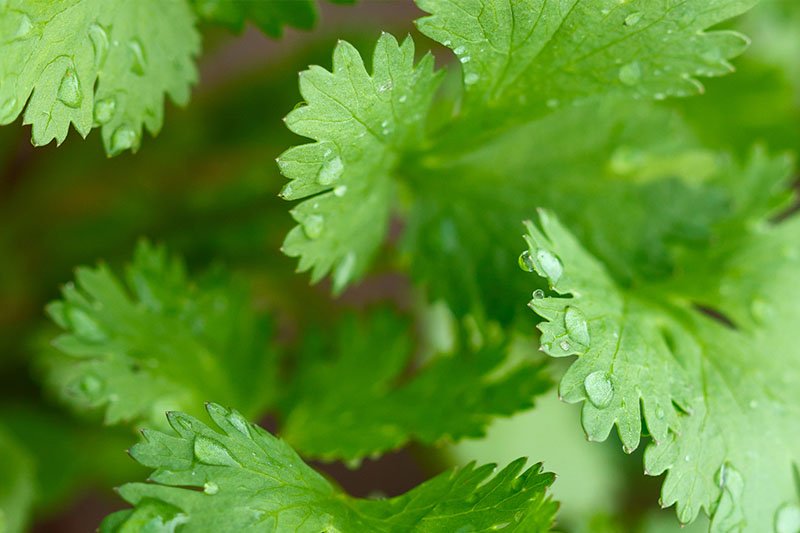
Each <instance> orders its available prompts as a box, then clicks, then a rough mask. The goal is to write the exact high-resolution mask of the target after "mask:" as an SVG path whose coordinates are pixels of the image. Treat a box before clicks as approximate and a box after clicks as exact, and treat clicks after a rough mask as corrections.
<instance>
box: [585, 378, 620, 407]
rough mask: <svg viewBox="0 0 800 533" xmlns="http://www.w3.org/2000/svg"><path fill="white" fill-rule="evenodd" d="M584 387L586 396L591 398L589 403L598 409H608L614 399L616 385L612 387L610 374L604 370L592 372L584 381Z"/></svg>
mask: <svg viewBox="0 0 800 533" xmlns="http://www.w3.org/2000/svg"><path fill="white" fill-rule="evenodd" d="M583 387H584V388H585V389H586V396H588V397H589V401H590V402H592V405H594V406H595V407H597V408H598V409H604V408H606V407H608V405H609V404H610V403H611V400H612V398H614V385H612V383H611V378H610V377H609V376H608V374H606V373H605V372H603V371H602V370H598V371H596V372H592V373H591V374H589V375H588V376H586V379H584V380H583Z"/></svg>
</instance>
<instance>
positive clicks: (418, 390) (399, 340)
mask: <svg viewBox="0 0 800 533" xmlns="http://www.w3.org/2000/svg"><path fill="white" fill-rule="evenodd" d="M476 333H478V334H479V332H477V331H476ZM411 338H412V336H411V335H410V332H409V331H408V324H407V323H406V322H404V321H401V320H400V319H399V318H398V317H396V316H394V315H391V314H388V313H377V314H375V313H373V316H372V317H371V318H370V319H369V321H368V322H362V323H358V322H356V321H355V320H354V319H348V320H345V321H344V323H343V324H342V325H341V326H340V328H339V330H338V331H337V339H336V343H335V345H333V346H326V345H325V344H322V343H320V342H309V343H308V347H307V349H306V350H305V353H304V354H303V356H302V357H301V358H300V359H299V360H298V361H297V363H296V367H297V371H296V374H295V377H294V384H293V386H292V387H291V388H290V392H289V395H288V398H287V399H286V402H285V403H286V409H287V413H286V418H285V423H284V425H283V426H282V429H281V436H282V437H283V438H284V439H286V440H287V442H289V443H290V444H291V445H292V446H293V447H295V448H297V449H298V450H299V451H300V452H301V453H303V454H304V455H305V456H311V457H317V458H322V459H325V460H330V459H345V460H349V461H352V460H358V459H361V458H363V457H366V456H374V455H378V454H380V453H383V452H386V451H388V450H392V449H396V448H399V447H401V446H402V445H403V444H405V443H406V442H408V441H409V440H415V441H418V442H422V443H425V444H434V443H437V442H439V441H443V440H458V439H461V438H465V437H480V436H483V434H484V430H485V427H486V426H487V425H488V424H489V422H490V421H491V420H492V418H493V417H495V416H509V415H511V414H513V413H515V412H517V411H520V410H522V409H525V408H528V407H531V406H532V405H533V400H534V398H535V397H536V396H538V395H540V394H542V393H544V392H545V391H547V390H548V389H549V388H550V380H549V378H548V376H547V375H546V372H545V368H544V366H543V365H542V364H541V362H535V361H524V360H523V361H514V360H512V359H511V358H510V357H509V348H510V347H509V345H508V343H507V342H505V341H503V340H502V339H497V338H493V337H492V336H491V335H489V334H485V335H483V338H482V339H480V345H479V346H477V347H475V346H472V345H471V343H470V342H469V341H468V339H467V335H466V334H464V333H462V334H461V338H460V339H459V340H460V342H459V346H458V347H456V348H455V349H454V350H452V353H440V354H437V355H435V356H434V357H433V358H432V359H431V360H429V361H427V362H425V363H422V364H419V363H415V362H414V361H413V359H412V358H413V354H414V348H415V347H414V346H413V345H412V344H411V342H410V340H411ZM314 340H316V339H314ZM321 354H331V355H330V356H329V357H324V356H323V355H321ZM409 366H410V367H411V368H409Z"/></svg>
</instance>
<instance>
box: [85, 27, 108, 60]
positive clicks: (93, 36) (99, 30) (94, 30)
mask: <svg viewBox="0 0 800 533" xmlns="http://www.w3.org/2000/svg"><path fill="white" fill-rule="evenodd" d="M89 40H90V41H92V50H94V66H95V67H96V68H99V67H101V66H102V65H103V63H104V62H105V60H106V55H107V54H108V33H106V30H105V29H103V27H102V26H101V25H100V24H97V23H94V24H92V25H91V26H89Z"/></svg>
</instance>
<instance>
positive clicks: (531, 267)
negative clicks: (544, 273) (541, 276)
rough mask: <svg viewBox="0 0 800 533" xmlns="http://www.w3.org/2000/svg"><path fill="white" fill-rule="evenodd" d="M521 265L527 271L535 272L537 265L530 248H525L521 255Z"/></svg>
mask: <svg viewBox="0 0 800 533" xmlns="http://www.w3.org/2000/svg"><path fill="white" fill-rule="evenodd" d="M519 267H520V268H521V269H522V270H524V271H525V272H535V271H536V265H535V264H534V262H533V257H532V256H531V252H530V250H525V251H524V252H522V253H521V254H520V256H519Z"/></svg>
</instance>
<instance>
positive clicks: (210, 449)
mask: <svg viewBox="0 0 800 533" xmlns="http://www.w3.org/2000/svg"><path fill="white" fill-rule="evenodd" d="M194 456H195V457H197V460H198V461H200V462H201V463H204V464H207V465H215V466H240V465H239V462H238V461H236V459H234V458H233V457H232V456H231V452H230V451H228V449H227V448H226V447H225V446H223V445H222V443H220V442H218V441H216V440H214V439H209V438H208V437H203V436H200V437H197V438H195V439H194Z"/></svg>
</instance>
